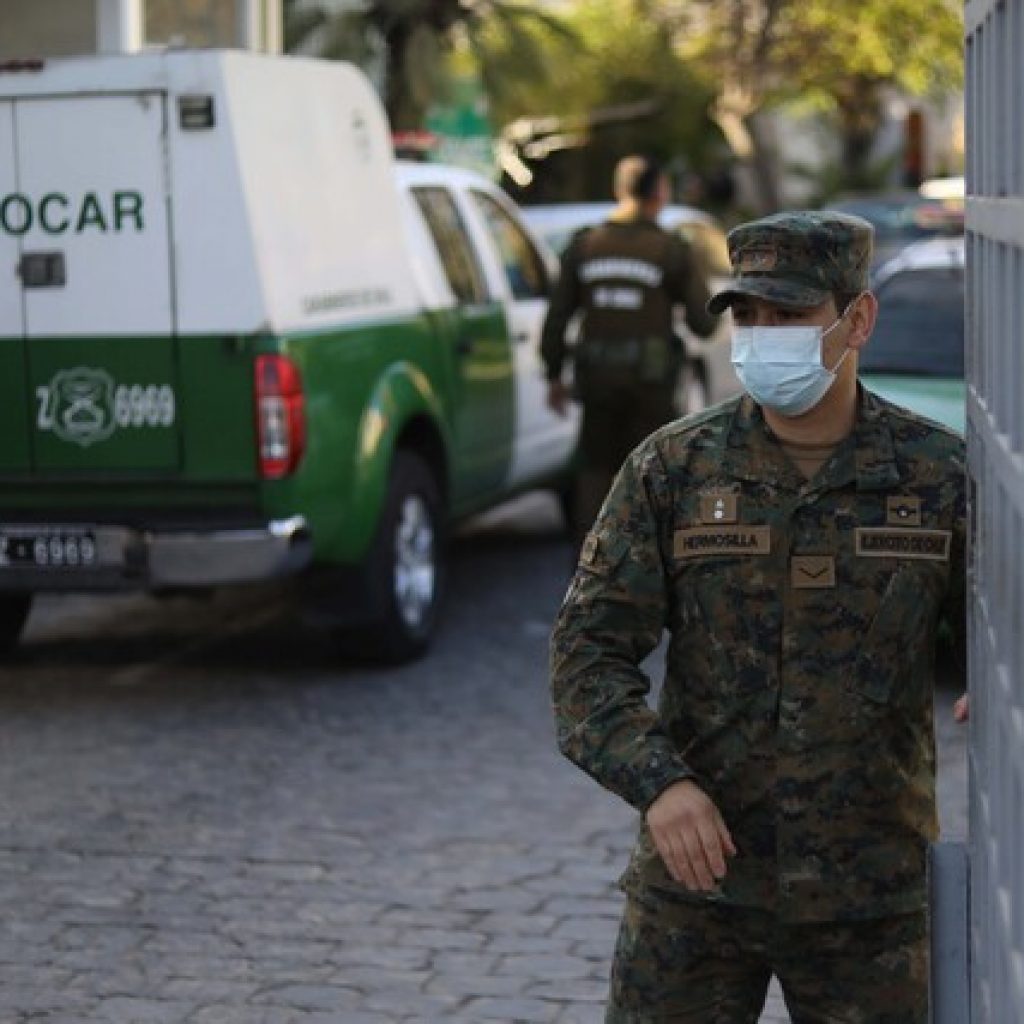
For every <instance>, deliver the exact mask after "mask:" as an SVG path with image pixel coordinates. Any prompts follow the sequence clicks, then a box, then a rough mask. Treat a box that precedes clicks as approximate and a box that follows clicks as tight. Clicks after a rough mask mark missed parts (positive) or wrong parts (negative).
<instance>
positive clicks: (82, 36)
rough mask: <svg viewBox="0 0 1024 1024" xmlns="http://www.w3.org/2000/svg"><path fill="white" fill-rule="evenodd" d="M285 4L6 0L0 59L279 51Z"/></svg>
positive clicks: (253, 0)
mask: <svg viewBox="0 0 1024 1024" xmlns="http://www.w3.org/2000/svg"><path fill="white" fill-rule="evenodd" d="M282 24H283V15H282V2H281V0H3V3H2V5H0V61H10V60H18V59H31V58H47V57H66V56H71V55H74V54H86V53H136V52H138V51H140V50H145V49H148V48H152V47H163V46H190V47H228V48H237V49H244V50H255V51H257V52H261V53H280V52H281V49H282V38H283V28H282Z"/></svg>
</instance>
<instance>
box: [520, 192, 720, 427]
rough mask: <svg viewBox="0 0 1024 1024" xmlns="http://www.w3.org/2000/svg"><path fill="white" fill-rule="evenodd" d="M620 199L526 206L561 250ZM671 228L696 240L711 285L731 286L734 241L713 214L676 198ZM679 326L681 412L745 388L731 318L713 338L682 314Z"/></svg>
mask: <svg viewBox="0 0 1024 1024" xmlns="http://www.w3.org/2000/svg"><path fill="white" fill-rule="evenodd" d="M614 209H615V204H614V203H610V202H606V203H596V202H595V203H551V204H543V205H538V206H526V207H523V210H522V213H523V216H524V218H525V219H526V222H527V224H529V225H530V227H531V228H533V230H534V231H535V232H536V233H537V234H539V235H540V236H541V237H542V238H543V239H544V240H545V241H546V242H547V243H548V245H550V246H551V248H552V249H553V250H554V251H555V252H556V253H558V254H559V255H561V254H562V252H563V251H564V250H565V247H566V246H567V245H568V244H569V240H570V239H571V238H572V236H573V235H574V234H575V233H576V232H577V231H579V230H581V229H582V228H585V227H590V226H591V225H594V224H600V223H601V222H602V221H605V220H607V219H608V217H609V216H610V215H611V213H612V211H613V210H614ZM659 222H660V223H661V226H662V227H663V228H665V229H666V230H667V231H674V232H678V234H680V235H681V236H682V237H683V238H685V239H686V241H687V242H689V243H690V245H691V247H692V248H693V251H694V253H695V255H696V257H697V262H698V265H699V266H700V268H701V271H702V273H703V274H704V275H705V277H706V279H707V285H708V291H709V292H711V293H714V292H715V291H717V290H719V289H720V288H722V287H724V286H725V281H726V279H727V278H728V277H729V276H730V275H731V273H732V267H731V265H730V263H729V247H728V245H727V244H726V240H725V233H724V232H723V231H722V228H721V227H720V226H719V225H718V223H717V222H716V221H715V219H714V218H713V217H711V216H710V215H709V214H707V213H704V212H703V211H701V210H697V209H695V208H693V207H690V206H681V205H676V204H671V205H669V206H666V207H665V209H664V210H662V213H661V216H660V218H659ZM676 329H677V331H678V333H679V335H680V337H681V338H682V339H683V343H684V344H685V346H686V352H687V356H688V358H687V361H686V366H685V368H684V370H683V373H682V374H681V375H680V381H679V388H678V391H677V403H676V404H677V408H678V410H679V412H680V415H683V414H685V413H691V412H700V411H701V410H702V409H704V408H706V407H707V406H708V405H713V404H715V403H716V402H720V401H722V400H723V399H725V398H728V397H730V396H731V395H734V394H736V393H737V392H738V391H739V390H740V382H739V379H738V378H737V377H736V374H735V371H734V370H733V368H732V361H731V356H732V353H731V346H730V334H731V330H732V328H731V320H730V318H729V316H728V314H726V315H725V316H723V317H722V319H721V322H720V323H719V325H718V327H717V329H716V330H715V332H714V334H713V335H712V336H711V337H710V338H706V339H702V338H698V337H696V336H695V335H694V334H693V333H692V332H691V331H690V330H689V329H688V328H687V327H686V324H685V322H684V321H683V319H682V317H680V318H679V320H678V322H677V325H676Z"/></svg>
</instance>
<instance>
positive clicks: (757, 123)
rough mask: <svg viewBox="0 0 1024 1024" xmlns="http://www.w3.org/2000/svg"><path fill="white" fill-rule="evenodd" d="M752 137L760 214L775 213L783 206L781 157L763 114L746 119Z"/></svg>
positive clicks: (753, 173) (752, 165)
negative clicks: (780, 185)
mask: <svg viewBox="0 0 1024 1024" xmlns="http://www.w3.org/2000/svg"><path fill="white" fill-rule="evenodd" d="M746 127H747V132H748V134H749V135H750V141H751V154H750V170H751V174H752V177H753V182H754V189H755V201H756V203H757V205H758V209H759V213H761V214H762V215H763V214H769V213H775V211H776V210H778V209H779V206H780V205H781V202H782V199H781V195H780V190H779V157H778V153H777V152H776V147H775V144H774V132H773V131H772V126H771V124H770V123H769V122H766V120H765V117H764V115H763V114H762V113H760V112H757V111H755V112H754V113H753V114H751V115H750V116H749V117H748V118H747V119H746Z"/></svg>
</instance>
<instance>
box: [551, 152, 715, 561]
mask: <svg viewBox="0 0 1024 1024" xmlns="http://www.w3.org/2000/svg"><path fill="white" fill-rule="evenodd" d="M615 195H616V199H617V200H618V204H619V205H618V206H617V208H616V210H615V212H614V213H613V214H612V216H611V218H610V219H609V220H608V221H607V222H606V223H604V224H601V225H599V226H597V227H593V228H589V229H586V230H584V231H581V232H578V233H577V234H576V235H575V236H574V237H573V239H572V241H571V242H570V243H569V246H568V248H567V249H566V252H565V255H564V256H563V257H562V270H561V273H560V275H559V279H558V287H557V289H556V291H555V294H554V296H553V297H552V300H551V305H550V307H549V309H548V315H547V318H546V320H545V322H544V330H543V335H542V338H541V356H542V358H543V360H544V363H545V366H546V368H547V375H548V404H549V405H550V406H551V408H552V409H554V410H555V411H556V412H558V413H559V414H562V415H564V413H565V407H566V404H567V402H568V399H569V392H568V390H567V388H566V385H565V384H564V383H563V381H562V370H563V366H564V364H565V362H566V356H567V349H566V343H565V333H566V330H567V328H568V326H569V322H570V320H571V319H572V318H573V316H574V314H575V313H576V312H577V311H581V312H582V322H581V326H580V341H579V344H578V346H577V349H576V352H575V358H574V377H575V380H574V383H575V391H576V397H577V398H578V399H579V400H580V402H581V403H582V405H583V423H582V425H581V428H580V442H579V452H578V459H579V467H578V472H577V478H576V486H575V494H574V498H573V506H574V512H573V518H574V520H575V522H574V533H575V536H576V542H577V550H578V545H579V544H580V543H582V541H583V537H584V535H585V534H586V531H587V530H588V529H589V528H590V526H591V524H592V523H593V521H594V517H595V516H596V515H597V510H598V509H599V508H600V507H601V502H602V500H603V499H604V496H605V494H606V493H607V492H608V488H609V486H610V485H611V482H612V480H613V479H614V478H615V473H616V472H617V471H618V468H619V466H621V465H622V460H623V459H624V458H625V457H626V456H627V455H628V454H629V452H630V451H632V449H633V448H634V447H635V446H636V445H638V444H639V443H640V442H641V441H642V440H643V439H644V438H645V437H647V435H648V434H650V433H651V432H652V431H654V430H657V429H658V427H660V426H663V425H664V424H665V423H668V422H669V421H670V420H672V419H675V416H676V413H675V409H674V402H673V400H674V393H675V387H676V382H677V379H678V375H679V370H680V367H681V365H682V359H683V355H684V353H683V348H682V342H681V341H680V340H679V339H678V338H676V337H675V335H674V333H673V330H672V309H673V305H681V306H682V307H683V308H684V309H685V311H686V321H687V323H688V324H689V326H690V328H691V329H692V330H693V331H694V332H695V333H696V334H699V335H700V336H701V337H707V336H708V335H709V334H711V332H712V331H713V330H714V326H715V323H716V321H717V317H715V316H713V315H711V314H710V313H708V312H707V310H706V308H705V305H706V303H707V300H708V293H707V288H706V286H705V284H704V281H703V278H702V277H701V275H700V274H699V273H698V272H697V269H696V267H695V266H694V258H693V255H692V253H691V251H690V248H689V246H688V245H687V244H686V243H685V242H684V241H683V239H681V238H680V237H679V236H677V235H673V234H669V233H668V232H667V231H663V230H662V229H661V228H660V227H658V224H657V218H658V214H659V213H660V212H661V210H662V208H663V207H664V206H665V203H666V202H667V201H668V195H669V185H668V179H667V177H666V176H665V174H664V173H663V172H662V171H661V169H660V168H659V167H658V165H657V164H656V163H654V162H653V161H651V160H648V159H646V158H644V157H639V156H630V157H625V158H624V159H622V160H621V161H619V164H618V166H617V167H616V170H615Z"/></svg>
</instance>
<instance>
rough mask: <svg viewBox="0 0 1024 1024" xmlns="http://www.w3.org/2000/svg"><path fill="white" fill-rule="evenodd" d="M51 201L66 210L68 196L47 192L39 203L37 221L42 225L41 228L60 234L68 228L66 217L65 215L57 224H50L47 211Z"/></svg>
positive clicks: (52, 233)
mask: <svg viewBox="0 0 1024 1024" xmlns="http://www.w3.org/2000/svg"><path fill="white" fill-rule="evenodd" d="M51 203H57V204H59V205H60V206H63V207H64V209H65V210H67V208H68V197H67V196H65V195H61V194H60V193H59V192H47V194H46V195H45V196H43V198H42V201H41V202H40V203H39V223H40V224H41V225H42V228H43V230H44V231H46V232H47V233H48V234H51V235H61V234H63V233H64V232H65V231H67V229H68V223H69V222H68V218H67V216H66V215H65V217H64V219H63V220H62V221H61V222H60V223H59V224H51V223H50V220H49V212H48V210H49V206H50V204H51Z"/></svg>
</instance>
